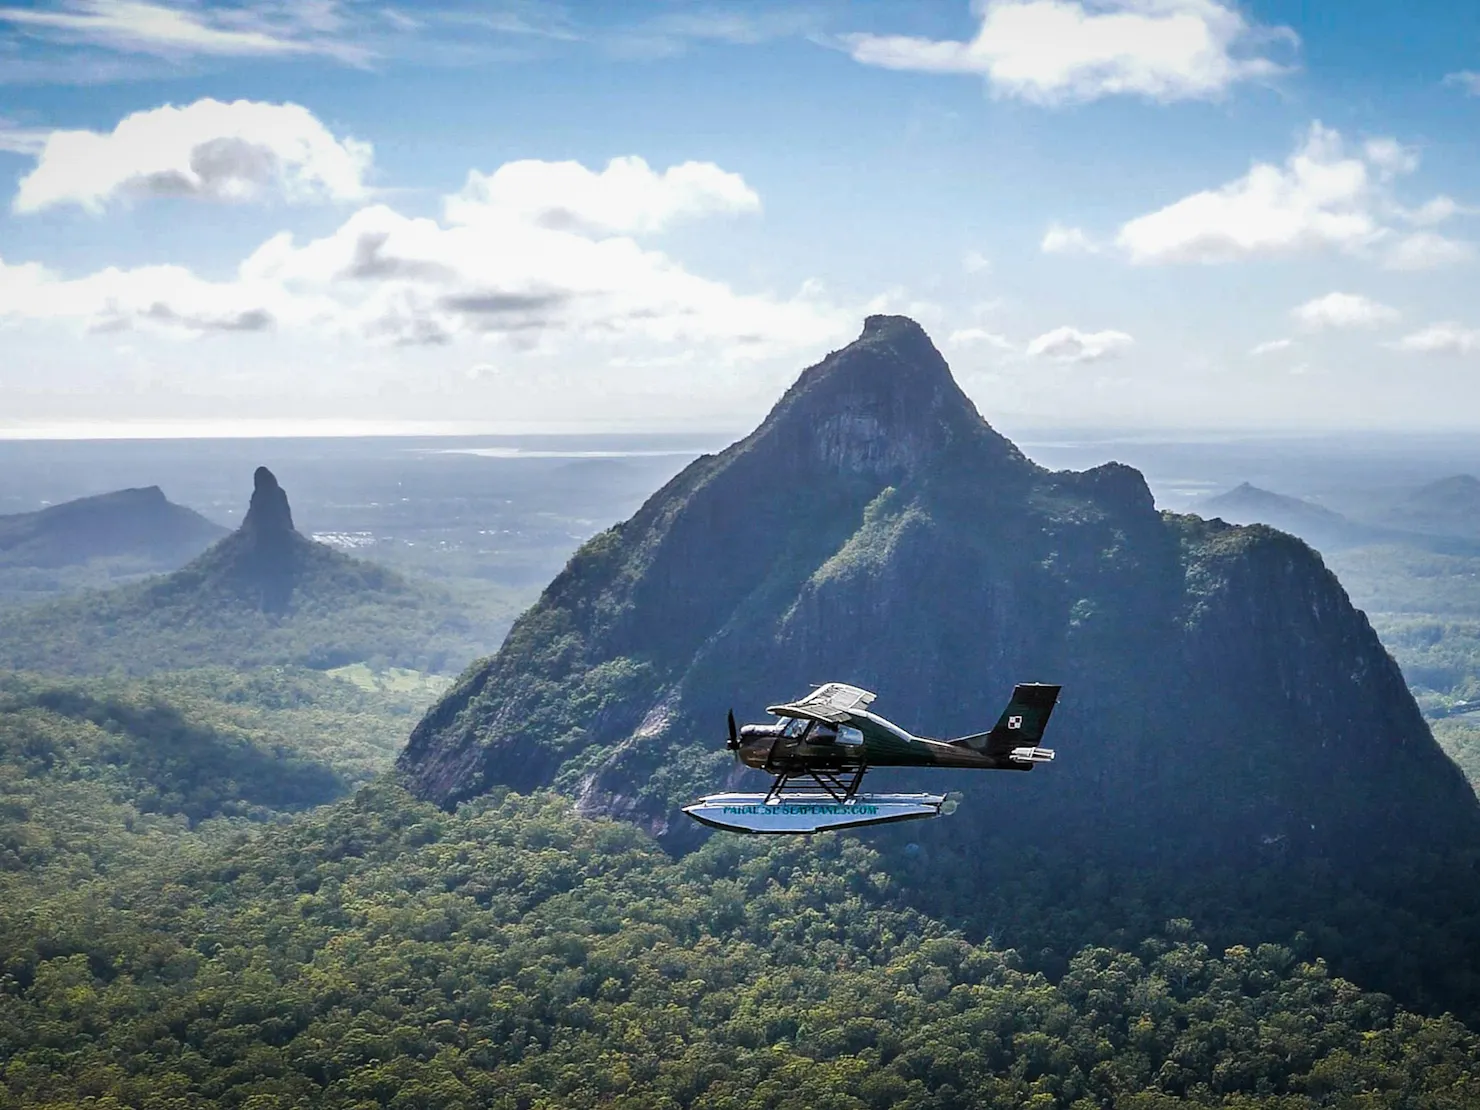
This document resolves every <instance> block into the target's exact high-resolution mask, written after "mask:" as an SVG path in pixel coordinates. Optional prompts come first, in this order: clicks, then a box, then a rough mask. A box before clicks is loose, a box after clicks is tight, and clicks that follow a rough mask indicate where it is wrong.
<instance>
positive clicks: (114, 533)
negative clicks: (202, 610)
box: [0, 486, 226, 570]
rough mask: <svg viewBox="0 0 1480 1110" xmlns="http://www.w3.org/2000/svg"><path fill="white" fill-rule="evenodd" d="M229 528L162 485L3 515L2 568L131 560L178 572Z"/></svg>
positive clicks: (0, 537) (0, 536) (0, 524)
mask: <svg viewBox="0 0 1480 1110" xmlns="http://www.w3.org/2000/svg"><path fill="white" fill-rule="evenodd" d="M225 533H226V529H225V528H223V527H221V526H220V525H219V524H214V523H212V522H211V521H209V520H207V519H206V518H205V517H203V516H201V515H200V514H199V513H197V512H195V511H194V510H193V509H187V508H185V506H183V505H176V504H174V503H173V502H171V501H169V500H168V499H167V498H166V497H165V495H164V492H163V491H162V490H161V489H160V488H159V487H158V486H149V487H147V488H145V489H121V490H115V491H113V492H112V493H100V494H98V495H96V496H94V497H79V498H78V499H77V500H75V501H64V502H63V503H62V504H60V505H50V506H48V507H46V508H44V509H39V510H37V511H36V512H32V513H14V514H11V515H8V516H0V567H48V568H51V567H62V566H70V565H72V564H76V563H84V562H87V561H88V560H89V559H99V558H109V557H115V556H127V557H131V558H135V559H140V560H144V561H145V562H146V563H148V564H151V565H153V566H154V568H155V569H165V570H173V569H174V568H175V567H178V566H179V565H180V564H182V563H184V562H185V561H186V560H187V559H190V558H192V557H194V556H195V555H198V554H200V552H201V551H202V550H203V549H204V548H205V547H206V546H207V545H208V544H210V543H211V542H213V541H215V540H217V539H220V538H221V536H223V535H225Z"/></svg>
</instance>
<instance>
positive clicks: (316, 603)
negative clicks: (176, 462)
mask: <svg viewBox="0 0 1480 1110" xmlns="http://www.w3.org/2000/svg"><path fill="white" fill-rule="evenodd" d="M496 632H497V630H495V629H487V630H486V631H485V630H482V629H480V628H478V627H477V622H476V619H475V617H474V616H470V614H469V607H468V606H467V605H466V603H464V602H461V601H460V600H459V599H457V598H454V597H453V596H452V595H451V594H450V593H449V592H448V591H447V590H445V589H443V588H441V587H438V586H433V585H431V584H428V583H419V582H412V581H410V580H408V579H406V578H404V577H402V576H401V575H399V574H397V573H396V572H395V571H392V570H390V569H388V568H386V567H383V566H380V565H378V564H376V563H370V562H366V561H365V560H362V559H355V558H352V557H351V556H349V555H345V554H343V553H341V552H339V551H335V550H334V549H333V548H331V547H328V546H327V545H325V544H321V543H316V542H314V541H313V540H310V539H309V538H307V537H306V536H304V535H302V534H301V533H300V532H298V531H297V530H296V529H295V528H294V527H293V513H292V509H291V508H290V506H289V504H288V495H287V493H286V492H285V491H284V490H283V488H282V486H280V485H279V484H278V481H277V478H276V477H275V476H274V475H273V473H272V471H270V470H268V469H267V468H266V467H265V466H263V467H258V468H257V470H256V472H255V473H254V474H253V480H252V497H251V501H250V504H249V506H248V508H247V513H246V516H245V517H244V518H243V520H242V523H241V526H240V527H239V528H237V529H236V531H234V532H232V533H230V534H229V535H227V536H226V537H225V538H223V539H221V540H220V541H219V542H218V543H216V544H214V545H213V546H212V547H211V548H209V549H208V550H207V551H205V552H203V553H202V554H201V555H199V556H198V557H197V558H195V559H194V560H192V561H191V562H190V563H188V564H187V565H185V566H184V567H181V568H180V569H179V570H177V571H175V572H173V573H171V574H167V575H164V576H162V577H158V578H152V579H149V580H147V581H144V582H140V583H136V584H134V585H130V586H123V587H120V588H118V589H113V590H104V591H98V592H94V593H88V594H83V595H81V596H78V597H74V598H67V599H64V600H60V601H55V602H50V603H48V604H45V605H39V606H34V607H31V608H28V609H20V610H15V611H10V612H0V665H6V666H10V667H14V668H17V669H31V670H39V671H53V672H62V673H74V674H88V673H96V672H102V671H122V672H126V673H133V674H139V673H147V672H149V671H153V670H164V669H179V668H185V667H194V666H201V665H204V664H210V663H219V664H225V665H228V666H256V665H264V664H283V663H297V664H302V665H305V666H310V667H334V666H339V665H342V664H346V663H356V662H362V661H370V662H378V663H394V664H397V665H402V666H409V667H414V668H416V669H419V670H445V669H448V668H451V667H459V666H461V664H462V662H463V660H465V659H466V656H467V654H468V653H469V652H470V651H474V652H475V651H477V650H478V647H477V645H480V644H482V645H486V646H492V644H491V643H490V641H493V642H497V636H496ZM484 650H486V647H484Z"/></svg>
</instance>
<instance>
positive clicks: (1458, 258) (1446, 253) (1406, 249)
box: [1382, 231, 1475, 270]
mask: <svg viewBox="0 0 1480 1110" xmlns="http://www.w3.org/2000/svg"><path fill="white" fill-rule="evenodd" d="M1474 257H1475V248H1474V247H1473V246H1472V245H1470V244H1469V243H1467V242H1465V241H1464V240H1462V239H1450V238H1448V237H1446V236H1443V235H1440V234H1438V233H1437V232H1433V231H1415V232H1413V233H1412V234H1410V235H1404V236H1402V237H1401V238H1399V239H1397V240H1395V241H1394V242H1393V243H1392V244H1391V245H1390V246H1389V247H1388V248H1387V249H1386V251H1385V252H1384V253H1383V258H1382V264H1383V265H1384V266H1385V267H1387V268H1388V269H1389V270H1434V269H1438V268H1439V267H1441V266H1457V265H1460V264H1461V263H1464V262H1469V261H1470V260H1471V259H1473V258H1474Z"/></svg>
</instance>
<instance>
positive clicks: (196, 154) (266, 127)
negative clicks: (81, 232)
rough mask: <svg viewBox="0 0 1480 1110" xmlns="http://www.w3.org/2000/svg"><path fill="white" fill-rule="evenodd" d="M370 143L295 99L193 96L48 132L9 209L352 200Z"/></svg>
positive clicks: (358, 193) (360, 191) (359, 191)
mask: <svg viewBox="0 0 1480 1110" xmlns="http://www.w3.org/2000/svg"><path fill="white" fill-rule="evenodd" d="M370 156H371V151H370V146H369V144H367V143H362V142H358V141H356V140H355V139H348V138H346V139H337V138H335V137H334V135H333V134H331V133H330V131H329V129H328V128H326V127H325V126H324V125H323V124H322V123H320V122H319V120H318V119H316V118H315V117H314V115H313V113H312V112H310V111H309V110H308V109H307V108H303V107H301V106H299V105H297V104H264V103H259V102H255V101H250V100H237V101H234V102H232V103H230V104H226V103H222V102H221V101H219V100H209V99H207V100H197V101H196V102H195V103H194V104H190V105H187V106H186V107H184V108H176V107H173V106H172V105H166V106H164V107H161V108H152V109H149V110H148V111H143V112H135V113H133V114H132V115H130V116H126V117H124V119H123V120H121V121H120V122H119V124H118V126H117V127H115V128H114V129H113V130H112V131H111V132H108V133H107V134H100V133H98V132H96V131H53V132H52V133H51V134H50V135H48V136H47V137H46V140H45V143H44V144H43V145H42V147H41V151H40V154H39V155H38V157H37V161H36V167H35V168H34V169H33V170H32V171H31V172H30V173H28V174H27V175H26V176H25V177H23V178H22V179H21V183H20V189H19V191H18V192H17V193H16V196H15V200H14V201H13V203H12V207H13V208H14V210H15V211H16V212H22V213H29V212H39V211H41V210H42V209H45V208H51V207H54V206H57V205H64V204H76V205H79V206H81V207H82V208H85V209H87V210H88V211H91V212H100V211H102V210H103V208H105V207H106V206H107V204H108V203H109V202H110V201H114V200H130V199H137V198H146V197H167V196H174V197H193V198H197V199H202V200H217V201H250V200H259V199H262V198H265V197H267V196H275V197H280V198H282V199H284V200H288V201H295V202H296V201H306V200H314V199H329V200H355V199H359V198H361V197H363V196H364V194H365V186H364V175H365V173H366V171H367V170H368V169H369V166H370Z"/></svg>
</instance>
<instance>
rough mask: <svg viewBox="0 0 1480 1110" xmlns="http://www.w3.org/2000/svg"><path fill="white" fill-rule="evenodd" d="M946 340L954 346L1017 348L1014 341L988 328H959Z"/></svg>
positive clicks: (1008, 349) (999, 348)
mask: <svg viewBox="0 0 1480 1110" xmlns="http://www.w3.org/2000/svg"><path fill="white" fill-rule="evenodd" d="M946 342H947V343H948V344H949V345H951V346H952V347H976V346H984V347H995V348H996V349H997V350H999V351H1011V350H1014V349H1015V348H1014V347H1013V345H1012V342H1011V341H1010V340H1009V339H1007V338H1006V337H1004V336H1001V335H998V334H997V333H996V332H991V331H987V329H986V328H958V329H957V330H955V331H953V332H951V334H950V335H949V336H948V337H947V338H946Z"/></svg>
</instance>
